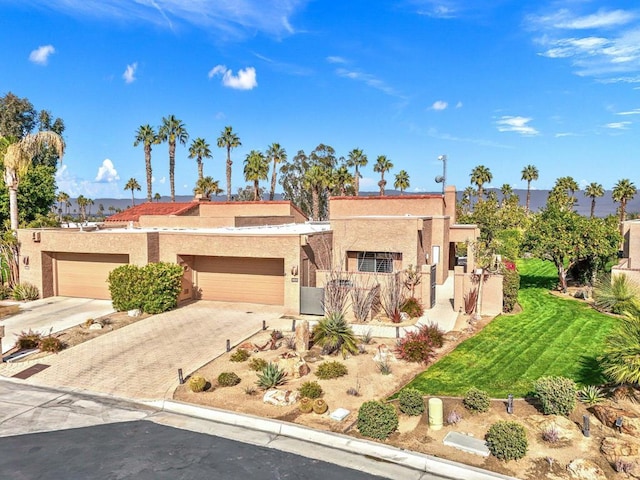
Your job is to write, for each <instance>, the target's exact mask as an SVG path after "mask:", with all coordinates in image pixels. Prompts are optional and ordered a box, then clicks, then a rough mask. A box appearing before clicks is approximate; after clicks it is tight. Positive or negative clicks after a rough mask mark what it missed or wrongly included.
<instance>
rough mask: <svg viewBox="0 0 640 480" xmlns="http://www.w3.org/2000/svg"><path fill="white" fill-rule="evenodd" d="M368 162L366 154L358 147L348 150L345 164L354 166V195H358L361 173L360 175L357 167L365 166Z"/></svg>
mask: <svg viewBox="0 0 640 480" xmlns="http://www.w3.org/2000/svg"><path fill="white" fill-rule="evenodd" d="M368 162H369V160H368V159H367V156H366V155H365V154H364V152H363V151H362V150H360V149H359V148H354V149H353V150H351V151H350V152H349V158H348V159H347V166H349V167H355V172H354V174H353V179H354V181H355V183H354V188H355V190H356V197H357V196H358V195H360V178H361V177H362V175H360V171H359V168H360V167H364V166H366V165H367V163H368Z"/></svg>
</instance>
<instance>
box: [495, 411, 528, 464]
mask: <svg viewBox="0 0 640 480" xmlns="http://www.w3.org/2000/svg"><path fill="white" fill-rule="evenodd" d="M486 440H487V447H489V451H490V452H491V453H492V454H493V456H494V457H497V458H499V459H500V460H519V459H520V458H523V457H524V456H525V455H526V454H527V448H528V447H529V443H528V442H527V431H526V430H525V429H524V427H523V426H522V425H520V424H519V423H516V422H508V421H504V420H502V421H499V422H496V423H494V424H493V425H491V427H489V431H488V432H487V436H486Z"/></svg>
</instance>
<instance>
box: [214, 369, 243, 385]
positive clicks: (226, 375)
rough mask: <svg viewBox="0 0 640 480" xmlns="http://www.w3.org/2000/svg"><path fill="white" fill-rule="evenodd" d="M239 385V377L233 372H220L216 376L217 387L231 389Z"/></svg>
mask: <svg viewBox="0 0 640 480" xmlns="http://www.w3.org/2000/svg"><path fill="white" fill-rule="evenodd" d="M239 383H240V377H239V376H238V375H236V374H235V373H233V372H222V373H221V374H220V375H218V385H220V386H221V387H233V386H234V385H237V384H239Z"/></svg>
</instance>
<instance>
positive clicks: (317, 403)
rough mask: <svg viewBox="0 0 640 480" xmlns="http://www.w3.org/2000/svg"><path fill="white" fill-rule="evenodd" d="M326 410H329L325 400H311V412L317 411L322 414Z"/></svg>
mask: <svg viewBox="0 0 640 480" xmlns="http://www.w3.org/2000/svg"><path fill="white" fill-rule="evenodd" d="M327 410H329V405H327V402H325V401H324V400H323V399H321V398H316V399H315V400H314V401H313V412H314V413H317V414H318V415H322V414H323V413H325V412H326V411H327Z"/></svg>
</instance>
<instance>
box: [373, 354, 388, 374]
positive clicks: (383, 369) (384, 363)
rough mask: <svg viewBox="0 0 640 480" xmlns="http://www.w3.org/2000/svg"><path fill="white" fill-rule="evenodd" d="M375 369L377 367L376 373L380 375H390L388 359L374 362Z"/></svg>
mask: <svg viewBox="0 0 640 480" xmlns="http://www.w3.org/2000/svg"><path fill="white" fill-rule="evenodd" d="M376 367H378V371H379V372H380V373H381V374H382V375H391V364H390V363H389V359H388V358H386V357H385V358H384V359H382V360H378V361H377V362H376Z"/></svg>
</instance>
